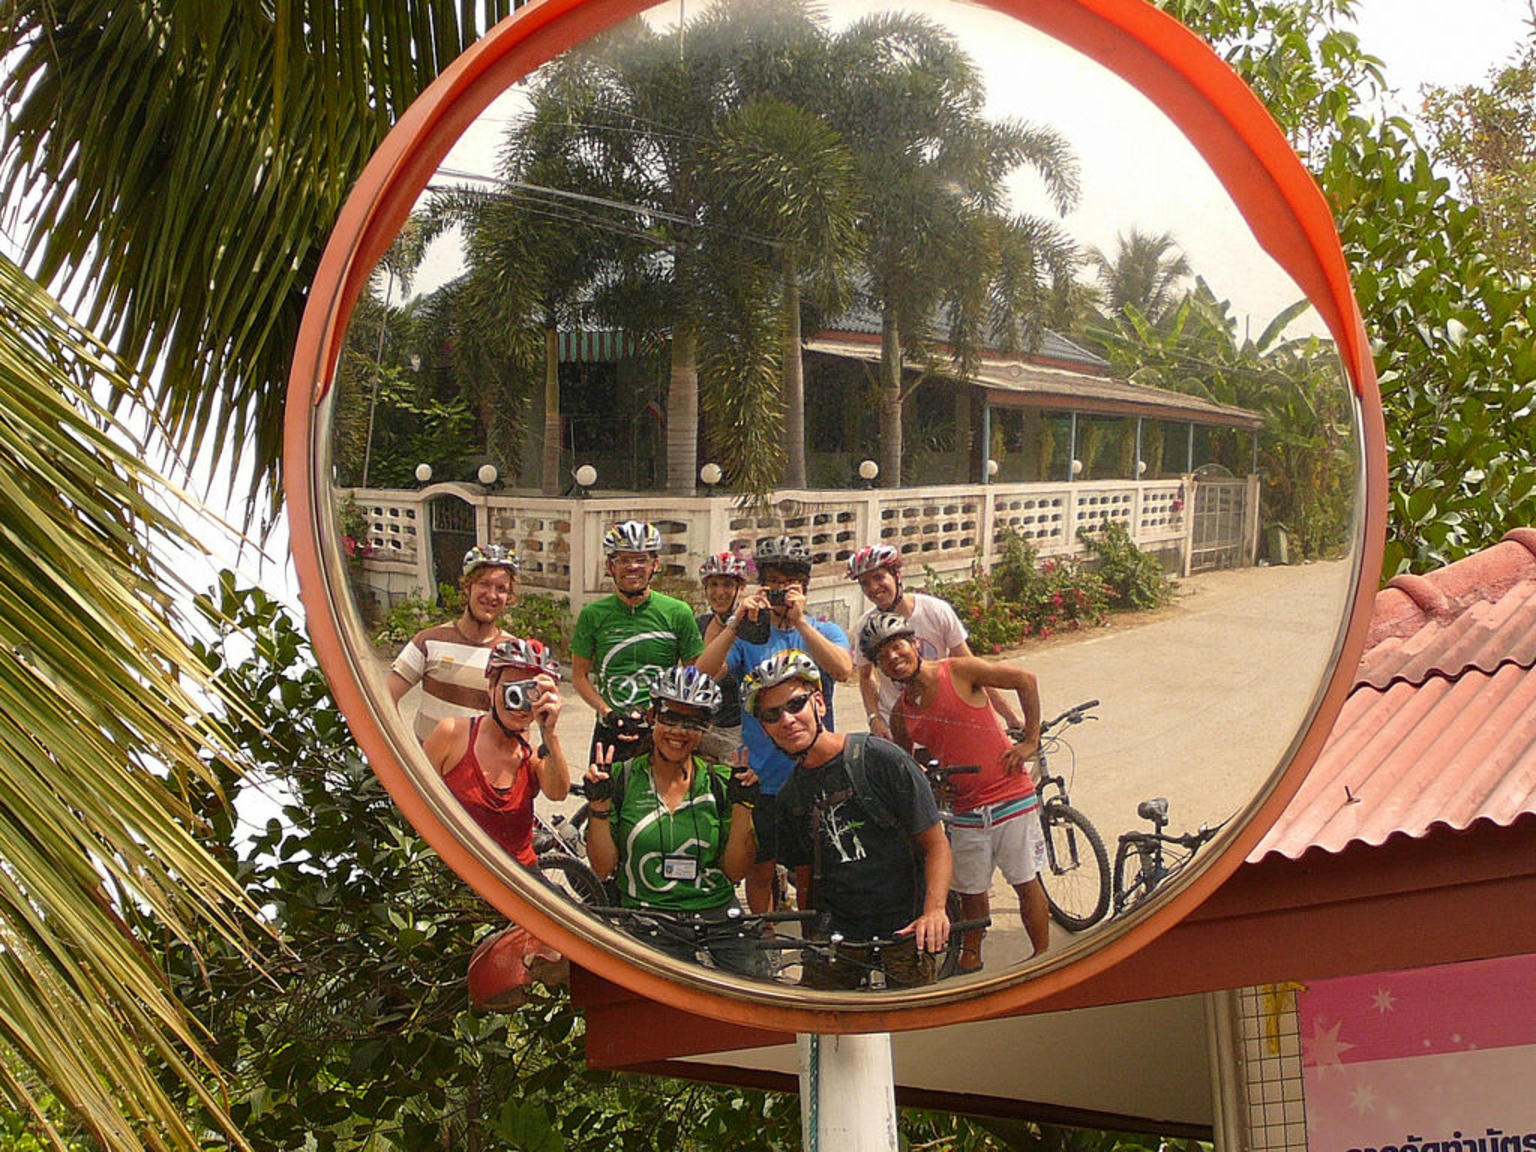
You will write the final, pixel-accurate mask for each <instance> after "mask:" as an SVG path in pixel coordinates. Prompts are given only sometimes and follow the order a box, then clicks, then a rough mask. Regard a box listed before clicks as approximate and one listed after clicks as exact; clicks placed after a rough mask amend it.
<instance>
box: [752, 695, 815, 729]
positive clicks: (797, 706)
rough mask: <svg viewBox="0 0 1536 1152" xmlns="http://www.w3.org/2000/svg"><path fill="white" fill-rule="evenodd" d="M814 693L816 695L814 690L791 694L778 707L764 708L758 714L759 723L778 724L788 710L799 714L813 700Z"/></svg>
mask: <svg viewBox="0 0 1536 1152" xmlns="http://www.w3.org/2000/svg"><path fill="white" fill-rule="evenodd" d="M814 695H816V693H814V692H802V693H800V695H798V696H791V697H790V698H789V699H788V700H786V701H784V703H782V704H780V705H779V706H778V707H777V708H764V709H763V710H762V711H761V712H759V713H758V714H757V720H758V723H760V724H763V725H765V726H766V725H768V724H777V723H778V722H779V720H780V719H782V718H783V716H784V713H786V712H790V713H793V714H794V715H796V716H798V715H799V714H800V713H801V712H804V711H805V706H806V705H807V704H809V703H810V702H811V697H812V696H814Z"/></svg>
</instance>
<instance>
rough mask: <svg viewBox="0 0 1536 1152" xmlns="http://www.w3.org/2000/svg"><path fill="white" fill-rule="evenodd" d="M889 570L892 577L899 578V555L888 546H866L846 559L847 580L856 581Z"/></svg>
mask: <svg viewBox="0 0 1536 1152" xmlns="http://www.w3.org/2000/svg"><path fill="white" fill-rule="evenodd" d="M882 568H888V569H890V571H891V573H892V575H894V576H897V577H900V576H901V553H900V552H898V551H897V550H896V549H895V548H894V547H892V546H891V545H890V544H866V545H865V546H864V547H863V548H860V549H859V550H858V551H857V552H855V553H854V554H853V555H852V556H850V557H848V579H850V580H857V579H858V578H859V577H861V576H864V575H867V574H868V573H870V572H878V571H880V569H882Z"/></svg>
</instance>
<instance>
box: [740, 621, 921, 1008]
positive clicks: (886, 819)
mask: <svg viewBox="0 0 1536 1152" xmlns="http://www.w3.org/2000/svg"><path fill="white" fill-rule="evenodd" d="M820 683H821V671H820V669H819V668H818V667H817V666H816V663H815V661H814V660H812V659H811V657H810V656H809V655H807V654H806V653H805V652H802V651H800V650H798V649H791V650H789V651H787V652H777V653H775V654H774V655H772V656H770V657H769V658H768V659H766V660H764V661H763V662H762V663H760V664H759V665H757V667H756V668H754V669H753V670H752V672H751V674H750V675H749V676H748V677H747V679H746V680H745V681H744V682H743V684H742V706H743V708H744V709H746V710H747V711H749V712H750V713H751V714H752V715H754V716H755V717H756V718H757V719H758V721H759V722H760V723H761V724H762V725H763V728H764V730H765V731H766V732H767V733H768V734H769V736H770V737H771V738H772V740H773V742H774V743H775V744H776V745H777V746H778V747H779V748H780V749H782V750H783V751H784V752H785V753H786V754H787V755H789V756H790V757H792V758H793V759H794V760H795V764H796V766H795V770H794V771H793V773H792V774H791V775H790V778H789V780H788V781H787V782H786V783H785V785H784V787H783V789H782V790H781V792H780V802H779V803H778V804H777V805H776V806H775V815H774V819H775V825H776V828H775V834H776V835H777V836H778V837H779V844H780V845H781V848H780V859H781V860H783V861H784V862H785V863H786V864H790V865H802V866H809V867H810V869H811V872H812V881H811V901H810V906H811V907H812V908H814V909H815V910H816V911H817V912H818V913H820V914H821V915H820V917H819V918H818V927H819V928H820V929H822V930H824V931H826V932H836V933H840V934H842V935H843V936H845V937H847V938H848V939H849V940H851V941H858V940H868V939H871V938H874V937H890V936H901V937H906V938H907V939H908V940H909V941H910V945H909V946H903V947H898V948H889V947H888V948H882V949H881V951H880V966H881V968H882V969H883V970H884V973H885V980H886V984H887V985H888V986H893V987H895V986H910V985H915V984H924V983H930V982H931V981H932V980H933V979H934V971H935V965H934V964H933V957H932V955H931V954H932V953H935V952H940V951H942V950H943V948H944V946H945V944H946V943H947V941H948V939H949V918H948V916H946V915H945V912H944V903H945V898H946V896H947V895H948V893H949V883H950V873H951V866H952V865H951V858H950V852H949V841H948V840H947V839H946V837H945V835H944V825H943V824H942V823H941V822H940V820H939V812H938V806H937V805H936V804H935V802H934V799H933V792H932V790H931V789H930V788H929V786H928V782H927V780H926V779H925V778H924V777H923V774H922V770H921V769H920V768H918V766H917V764H916V762H915V761H913V760H912V758H911V757H910V756H908V755H906V753H904V752H902V751H901V750H900V749H898V748H896V747H895V746H894V745H891V744H887V743H886V742H884V741H881V740H871V741H869V742H868V744H866V746H865V748H864V775H865V779H866V784H867V788H868V790H869V792H870V793H871V794H872V795H873V796H874V797H875V798H877V800H878V803H879V804H880V806H882V807H883V808H884V811H883V812H875V811H872V810H871V808H870V805H868V804H866V802H865V800H864V798H863V797H861V796H860V794H859V792H858V790H856V789H855V788H854V785H853V781H852V779H851V778H850V776H849V772H848V766H847V764H846V762H845V756H844V754H845V752H846V751H847V737H846V736H844V735H843V734H842V733H839V732H833V731H831V730H830V729H828V728H827V727H826V725H825V724H824V722H823V717H824V715H825V709H826V705H825V703H824V702H823V700H822V696H821V692H820ZM865 969H866V966H865V964H864V963H862V962H861V960H860V957H859V956H858V954H857V945H854V946H852V947H849V946H846V945H844V946H839V948H838V950H837V951H836V952H833V953H832V954H830V955H823V954H820V953H819V952H812V951H808V952H807V954H806V959H805V965H804V975H803V977H802V983H804V984H806V985H808V986H812V987H819V988H852V987H855V986H857V985H858V984H859V983H860V981H861V980H862V978H863V976H864V974H865Z"/></svg>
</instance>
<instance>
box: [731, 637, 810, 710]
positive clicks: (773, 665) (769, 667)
mask: <svg viewBox="0 0 1536 1152" xmlns="http://www.w3.org/2000/svg"><path fill="white" fill-rule="evenodd" d="M788 680H802V681H804V682H805V683H807V684H809V685H811V686H812V687H815V688H820V687H821V669H820V668H818V667H817V666H816V661H814V660H812V659H811V658H810V656H808V655H807V654H806V653H804V652H802V651H801V650H800V649H798V648H789V649H786V650H785V651H783V652H775V653H774V654H773V655H772V656H770V657H768V659H766V660H764V661H763V662H762V663H761V664H759V665H758V666H757V667H756V668H754V669H752V671H751V672H749V673H747V677H746V679H745V680H743V681H742V682H741V706H742V707H743V708H745V709H746V710H747V711H748V712H749V713H751V714H752V715H753V716H756V715H757V698H758V696H759V695H760V694H762V693H763V692H765V691H767V690H768V689H769V688H772V687H774V686H776V685H779V684H783V683H785V682H786V681H788Z"/></svg>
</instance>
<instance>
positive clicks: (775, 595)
mask: <svg viewBox="0 0 1536 1152" xmlns="http://www.w3.org/2000/svg"><path fill="white" fill-rule="evenodd" d="M788 596H789V589H788V588H770V589H768V603H770V604H772V605H773V606H774V607H775V608H782V607H784V601H785V599H786V598H787V597H788Z"/></svg>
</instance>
